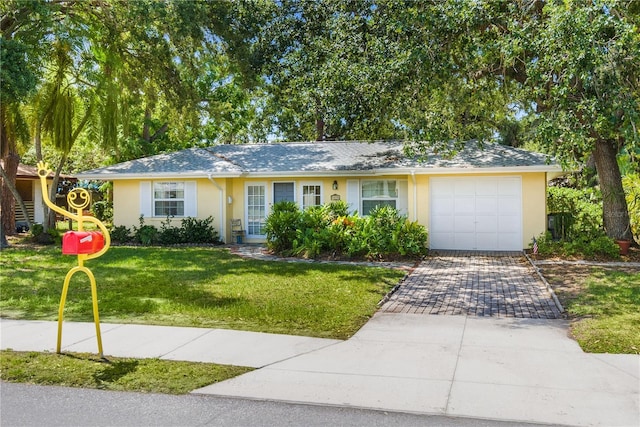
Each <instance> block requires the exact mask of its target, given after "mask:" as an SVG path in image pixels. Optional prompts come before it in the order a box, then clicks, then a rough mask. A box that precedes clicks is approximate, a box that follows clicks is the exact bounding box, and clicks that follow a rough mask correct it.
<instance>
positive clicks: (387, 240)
mask: <svg viewBox="0 0 640 427" xmlns="http://www.w3.org/2000/svg"><path fill="white" fill-rule="evenodd" d="M266 228H267V244H268V247H269V248H270V249H271V250H273V251H274V252H276V253H279V254H281V255H285V256H286V255H294V256H299V257H304V258H317V257H319V256H322V255H327V256H331V257H343V256H346V257H349V258H353V257H358V258H367V259H377V260H379V259H387V258H394V257H397V256H408V257H419V256H422V255H424V254H426V251H427V246H426V242H427V236H428V234H427V231H426V229H425V228H424V227H423V226H421V225H420V224H418V223H417V222H411V221H409V220H408V219H407V218H406V217H405V216H402V215H400V214H399V213H398V211H397V210H396V209H395V208H393V207H391V206H381V207H378V208H376V209H373V210H372V211H371V213H370V215H368V216H365V217H360V216H358V215H357V214H355V215H348V205H347V204H346V203H345V202H343V201H340V202H333V203H329V204H325V205H322V206H314V207H310V208H308V209H305V210H304V211H300V210H299V209H298V207H297V205H296V204H295V203H293V202H279V203H276V204H275V205H274V206H273V209H272V212H271V214H270V215H269V217H268V218H267V227H266Z"/></svg>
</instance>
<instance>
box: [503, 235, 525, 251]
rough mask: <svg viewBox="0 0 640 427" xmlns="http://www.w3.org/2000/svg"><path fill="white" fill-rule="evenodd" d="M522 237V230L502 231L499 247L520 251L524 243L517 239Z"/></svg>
mask: <svg viewBox="0 0 640 427" xmlns="http://www.w3.org/2000/svg"><path fill="white" fill-rule="evenodd" d="M519 239H520V232H517V233H500V234H499V235H498V248H500V250H503V251H519V250H522V247H521V246H522V245H521V244H518V243H517V241H519Z"/></svg>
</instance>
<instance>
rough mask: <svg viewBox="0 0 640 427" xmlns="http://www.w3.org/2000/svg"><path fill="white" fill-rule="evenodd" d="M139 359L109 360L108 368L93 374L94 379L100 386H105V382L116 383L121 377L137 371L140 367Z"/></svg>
mask: <svg viewBox="0 0 640 427" xmlns="http://www.w3.org/2000/svg"><path fill="white" fill-rule="evenodd" d="M138 365H139V361H137V360H117V361H115V362H108V366H107V368H105V369H103V370H101V371H100V372H96V373H95V374H93V379H94V381H95V382H96V386H97V387H98V388H103V387H104V384H105V383H115V382H117V381H118V380H119V379H120V378H122V377H124V376H126V375H129V374H131V373H133V372H135V371H136V370H137V369H138Z"/></svg>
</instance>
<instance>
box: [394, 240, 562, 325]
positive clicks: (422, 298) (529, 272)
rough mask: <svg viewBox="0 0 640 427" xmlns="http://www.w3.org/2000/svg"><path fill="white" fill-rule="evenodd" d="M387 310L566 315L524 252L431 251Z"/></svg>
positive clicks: (533, 316)
mask: <svg viewBox="0 0 640 427" xmlns="http://www.w3.org/2000/svg"><path fill="white" fill-rule="evenodd" d="M382 311H383V312H387V313H415V314H454V315H455V314H466V315H470V316H492V317H517V318H526V319H558V318H560V308H559V307H558V305H556V303H555V302H554V298H553V296H552V294H551V292H550V291H549V290H548V289H547V286H546V284H545V283H544V282H543V281H542V279H541V278H540V277H539V276H538V274H537V273H536V271H535V270H534V268H533V266H532V265H531V264H530V263H529V262H528V261H527V259H526V258H525V257H524V256H523V254H522V253H520V252H513V253H504V252H502V253H473V254H469V253H466V254H465V253H463V252H455V251H447V252H445V251H440V252H436V253H434V254H431V256H429V257H428V258H426V259H425V260H424V261H422V262H421V263H420V265H419V266H418V267H416V268H415V270H414V271H413V272H412V273H411V275H409V276H408V277H407V278H406V279H405V281H404V282H403V283H402V285H401V286H400V287H399V288H398V290H397V292H395V293H394V294H393V295H392V296H391V297H390V299H389V300H388V301H387V302H386V303H385V304H384V306H383V307H382Z"/></svg>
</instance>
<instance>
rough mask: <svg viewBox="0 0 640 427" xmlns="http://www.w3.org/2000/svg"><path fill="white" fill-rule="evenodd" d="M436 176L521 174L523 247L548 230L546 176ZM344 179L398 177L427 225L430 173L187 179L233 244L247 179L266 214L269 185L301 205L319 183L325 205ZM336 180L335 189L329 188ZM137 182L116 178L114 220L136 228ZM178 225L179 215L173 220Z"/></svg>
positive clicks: (411, 211) (148, 220) (343, 191)
mask: <svg viewBox="0 0 640 427" xmlns="http://www.w3.org/2000/svg"><path fill="white" fill-rule="evenodd" d="M437 176H438V177H459V176H465V177H473V176H520V177H521V179H522V216H523V218H522V239H523V241H522V247H523V248H528V247H529V245H530V243H531V239H532V237H533V236H538V235H539V234H541V233H543V232H544V231H545V230H546V174H545V173H542V172H541V173H524V174H497V173H493V174H469V175H468V174H465V175H460V174H450V175H437ZM348 179H359V180H366V179H397V180H406V182H407V198H408V200H407V215H408V218H409V219H410V220H411V221H418V222H419V223H420V224H422V225H424V226H426V227H428V226H429V212H430V206H429V200H430V194H429V179H430V176H428V175H415V176H406V175H394V176H380V175H372V176H366V175H365V176H357V177H318V178H315V179H314V178H313V177H309V178H300V177H296V178H287V177H278V178H263V179H259V178H250V179H246V178H222V179H214V180H213V182H212V181H210V180H208V179H197V180H189V181H195V182H196V192H197V193H196V203H197V218H199V219H204V218H207V217H209V216H213V217H214V222H213V226H214V227H215V228H216V230H218V232H219V233H220V237H221V238H222V239H223V240H224V241H225V242H231V230H230V221H231V219H233V218H239V219H241V220H242V225H243V226H244V227H245V228H246V224H247V217H246V212H245V208H246V200H245V199H246V196H245V193H246V186H247V184H251V183H254V184H256V183H260V184H264V185H265V187H266V209H267V213H268V212H269V210H270V209H271V206H273V194H272V193H273V183H274V182H294V185H295V198H296V202H298V203H300V200H299V197H300V191H301V190H300V189H301V185H303V184H304V183H319V184H321V185H322V194H321V199H322V202H323V203H328V202H330V201H331V196H332V195H333V196H336V197H339V198H340V200H345V201H346V199H347V180H348ZM162 181H182V180H181V179H180V178H175V179H162ZM334 181H336V183H337V185H338V188H337V189H336V190H334V189H333V182H334ZM140 197H141V193H140V180H119V181H114V183H113V203H114V224H115V225H125V226H127V227H132V226H138V225H139V217H140V212H141V210H140ZM165 220H166V217H147V216H145V224H151V225H155V226H156V227H160V226H161V223H162V222H163V221H165ZM174 221H177V223H176V225H177V224H179V221H180V218H175V219H174ZM244 241H245V242H246V243H260V242H264V238H255V237H254V238H245V240H244Z"/></svg>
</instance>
